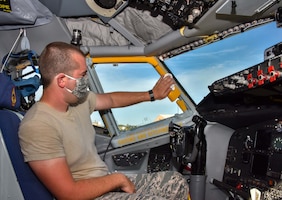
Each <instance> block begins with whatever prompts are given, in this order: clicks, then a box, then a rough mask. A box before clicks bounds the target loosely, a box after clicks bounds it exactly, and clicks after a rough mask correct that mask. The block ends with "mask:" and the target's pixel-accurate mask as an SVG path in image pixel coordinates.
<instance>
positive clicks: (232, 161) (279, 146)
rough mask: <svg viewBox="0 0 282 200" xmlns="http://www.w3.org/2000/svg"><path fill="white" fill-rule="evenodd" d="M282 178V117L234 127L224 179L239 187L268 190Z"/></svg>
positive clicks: (240, 188)
mask: <svg viewBox="0 0 282 200" xmlns="http://www.w3.org/2000/svg"><path fill="white" fill-rule="evenodd" d="M281 180H282V118H280V119H278V118H276V119H272V120H268V121H265V122H261V123H258V124H254V125H252V126H248V127H244V128H241V129H238V130H236V131H235V133H234V134H233V136H232V137H231V139H230V143H229V147H228V153H227V158H226V165H225V171H224V178H223V182H225V183H226V184H229V185H231V186H233V187H235V188H237V189H239V190H245V191H248V190H249V189H251V188H253V187H255V188H258V189H260V190H261V191H265V190H267V189H269V188H270V187H273V186H275V185H276V184H277V183H279V182H280V181H281Z"/></svg>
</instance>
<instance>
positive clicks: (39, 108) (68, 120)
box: [19, 92, 108, 180]
mask: <svg viewBox="0 0 282 200" xmlns="http://www.w3.org/2000/svg"><path fill="white" fill-rule="evenodd" d="M95 103H96V95H95V94H94V93H92V92H90V93H89V95H88V97H87V100H86V101H85V102H84V103H82V104H79V105H78V106H75V107H69V109H68V111H67V112H59V111H57V110H55V109H53V108H52V107H50V106H48V105H47V104H45V103H42V102H37V103H36V104H34V105H33V106H32V108H31V109H30V110H29V111H28V112H27V113H26V115H25V117H24V119H23V120H22V122H21V125H20V129H19V138H20V145H21V148H22V152H23V155H24V159H25V161H26V162H28V161H34V160H47V159H53V158H58V157H65V158H66V160H67V163H68V165H69V168H70V171H71V173H72V175H73V178H74V179H76V180H80V179H86V178H91V177H98V176H103V175H106V174H108V168H107V166H106V164H105V163H104V162H103V161H102V160H101V158H100V156H99V155H98V153H97V149H96V147H95V130H94V128H93V126H92V123H91V119H90V114H91V113H92V112H93V111H94V107H95Z"/></svg>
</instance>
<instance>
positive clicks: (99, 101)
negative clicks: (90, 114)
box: [95, 76, 175, 110]
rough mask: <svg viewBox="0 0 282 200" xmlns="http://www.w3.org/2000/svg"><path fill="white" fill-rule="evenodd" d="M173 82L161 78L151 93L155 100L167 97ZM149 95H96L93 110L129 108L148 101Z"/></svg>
mask: <svg viewBox="0 0 282 200" xmlns="http://www.w3.org/2000/svg"><path fill="white" fill-rule="evenodd" d="M173 84H175V81H174V80H173V79H172V78H171V77H170V76H167V77H165V78H164V77H161V78H160V79H159V80H158V82H157V83H156V84H155V86H154V87H153V89H152V91H153V94H154V98H155V99H156V100H160V99H163V98H165V97H167V95H168V94H169V92H170V91H171V85H173ZM150 100H151V98H150V95H149V93H148V91H146V92H111V93H104V94H97V97H96V108H95V110H105V109H110V108H118V107H125V106H130V105H133V104H137V103H140V102H144V101H150Z"/></svg>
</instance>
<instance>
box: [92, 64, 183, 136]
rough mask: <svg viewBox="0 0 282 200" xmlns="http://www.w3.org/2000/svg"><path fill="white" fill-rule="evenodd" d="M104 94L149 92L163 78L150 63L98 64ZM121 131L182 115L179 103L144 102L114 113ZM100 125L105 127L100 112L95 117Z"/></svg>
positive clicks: (116, 109) (113, 110) (167, 101)
mask: <svg viewBox="0 0 282 200" xmlns="http://www.w3.org/2000/svg"><path fill="white" fill-rule="evenodd" d="M95 69H96V72H97V74H98V77H99V79H100V82H101V85H102V87H103V90H104V92H115V91H148V90H150V89H152V88H153V86H154V85H155V83H156V82H157V81H158V79H159V78H160V75H159V74H158V73H157V72H156V71H155V69H154V68H153V66H152V65H150V64H148V63H141V64H140V63H130V64H118V65H113V64H98V65H95ZM112 112H113V115H114V117H115V119H116V122H117V124H118V126H119V129H120V130H121V131H125V130H130V129H132V128H135V127H138V126H142V125H145V124H149V123H152V122H154V121H157V120H161V119H164V118H167V117H171V116H173V115H174V114H176V113H179V112H182V111H181V110H180V109H179V108H178V106H177V104H176V103H175V102H171V101H170V100H169V99H168V98H165V99H163V100H161V101H155V102H143V103H140V104H136V105H132V106H129V107H124V108H115V109H112ZM91 119H92V121H93V122H94V123H96V124H102V121H101V118H100V116H98V115H97V112H95V114H93V115H92V116H91Z"/></svg>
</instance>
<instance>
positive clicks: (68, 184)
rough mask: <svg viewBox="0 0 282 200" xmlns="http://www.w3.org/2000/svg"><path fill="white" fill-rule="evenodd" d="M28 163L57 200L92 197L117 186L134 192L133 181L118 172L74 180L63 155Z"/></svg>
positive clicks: (75, 199) (125, 190) (76, 199)
mask: <svg viewBox="0 0 282 200" xmlns="http://www.w3.org/2000/svg"><path fill="white" fill-rule="evenodd" d="M29 165H30V167H31V168H32V170H33V171H34V172H35V174H36V175H37V177H38V178H39V179H40V180H41V181H42V182H43V184H44V185H45V186H46V187H47V188H48V189H49V191H50V192H51V193H52V194H53V195H54V196H55V197H56V199H58V200H60V199H63V200H72V199H74V200H80V199H81V200H83V199H94V198H96V197H99V196H101V195H103V194H105V193H107V192H110V191H113V190H115V189H117V188H120V189H121V190H123V191H124V192H127V193H134V192H135V186H134V185H133V183H132V182H131V181H130V180H129V179H128V178H127V177H126V176H124V175H123V174H120V173H114V174H110V175H106V176H102V177H97V178H91V179H85V180H79V181H75V180H74V179H73V178H72V175H71V173H70V171H69V168H68V165H67V162H66V159H65V158H64V157H62V158H55V159H50V160H42V161H30V162H29Z"/></svg>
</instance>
